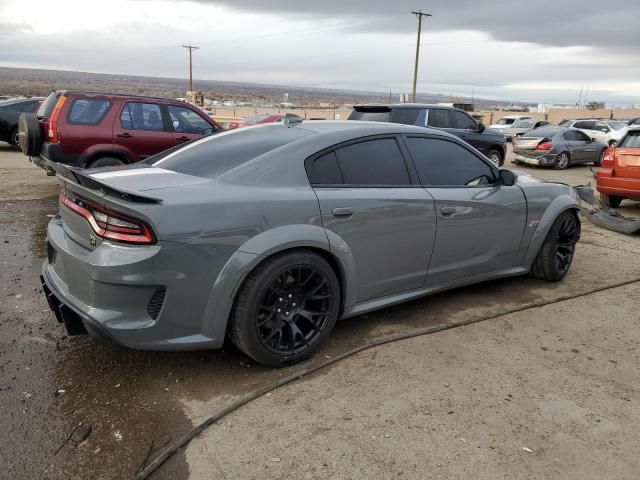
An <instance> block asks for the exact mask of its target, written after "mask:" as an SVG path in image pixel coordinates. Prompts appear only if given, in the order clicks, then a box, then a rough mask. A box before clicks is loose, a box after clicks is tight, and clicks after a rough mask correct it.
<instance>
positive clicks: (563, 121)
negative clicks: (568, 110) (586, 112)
mask: <svg viewBox="0 0 640 480" xmlns="http://www.w3.org/2000/svg"><path fill="white" fill-rule="evenodd" d="M572 121H573V120H562V121H561V122H560V123H559V124H558V125H560V126H561V127H568V126H569V125H571V122H572Z"/></svg>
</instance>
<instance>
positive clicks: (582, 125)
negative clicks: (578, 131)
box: [573, 122, 596, 130]
mask: <svg viewBox="0 0 640 480" xmlns="http://www.w3.org/2000/svg"><path fill="white" fill-rule="evenodd" d="M595 123H596V122H576V123H575V124H574V125H573V128H582V129H584V130H593V128H594V126H595Z"/></svg>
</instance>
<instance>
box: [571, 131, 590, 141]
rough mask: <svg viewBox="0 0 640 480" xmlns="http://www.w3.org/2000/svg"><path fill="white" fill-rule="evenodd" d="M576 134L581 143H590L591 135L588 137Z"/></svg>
mask: <svg viewBox="0 0 640 480" xmlns="http://www.w3.org/2000/svg"><path fill="white" fill-rule="evenodd" d="M575 134H576V140H578V141H579V142H590V141H591V138H589V135H587V134H586V133H584V132H575Z"/></svg>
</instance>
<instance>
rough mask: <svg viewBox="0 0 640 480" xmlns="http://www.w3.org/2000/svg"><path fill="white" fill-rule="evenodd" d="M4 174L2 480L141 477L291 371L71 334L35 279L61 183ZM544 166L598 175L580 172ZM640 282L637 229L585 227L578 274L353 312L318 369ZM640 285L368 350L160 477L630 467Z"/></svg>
mask: <svg viewBox="0 0 640 480" xmlns="http://www.w3.org/2000/svg"><path fill="white" fill-rule="evenodd" d="M0 171H1V172H2V173H3V180H4V181H3V188H2V189H1V190H0V266H1V268H0V278H1V281H0V358H1V359H2V361H1V362H0V428H1V429H2V430H3V431H4V432H6V435H4V436H3V437H2V439H0V465H2V466H3V467H2V468H1V469H0V478H12V479H13V478H16V479H22V478H51V479H58V478H60V479H62V478H100V479H102V478H130V477H131V476H132V475H133V474H134V472H135V471H136V470H137V469H138V468H139V466H140V465H141V464H142V463H143V462H144V461H145V459H146V458H147V457H148V456H149V455H151V456H153V453H154V452H156V451H158V449H159V448H161V447H162V445H164V444H166V443H167V442H169V441H171V440H175V439H176V438H177V437H179V436H180V435H182V434H184V433H185V432H186V431H188V430H189V429H190V428H191V426H192V425H193V423H194V422H197V421H198V420H200V419H202V418H205V417H206V416H207V415H208V414H210V413H212V412H214V411H218V410H219V409H220V408H222V407H223V406H225V405H227V404H229V403H230V402H232V401H233V400H235V399H237V398H239V397H240V396H242V395H245V394H247V393H249V392H251V391H253V390H254V389H256V388H257V387H260V386H262V385H265V384H267V383H270V382H272V381H273V380H276V379H278V378H280V377H281V376H283V375H287V374H289V373H292V372H293V371H294V370H295V367H293V368H289V369H283V370H269V369H265V368H262V367H260V366H257V365H255V364H253V363H252V362H249V361H248V360H247V359H246V358H245V357H244V356H243V355H242V354H240V353H239V352H237V351H236V350H235V349H233V348H232V347H227V348H225V349H224V350H221V351H214V352H188V353H154V352H140V351H131V350H125V349H121V348H118V347H116V346H114V345H111V344H109V343H96V342H94V341H93V340H91V339H89V338H87V337H74V338H69V337H67V336H66V335H65V334H64V329H63V327H62V326H60V325H59V324H58V323H57V322H56V321H55V318H54V317H53V315H52V314H51V312H49V310H48V308H47V305H46V302H45V299H44V297H43V295H42V292H41V291H40V285H39V278H38V276H39V271H40V266H41V263H42V260H43V256H44V255H45V253H46V252H45V245H46V243H45V231H46V223H47V221H48V220H49V215H53V214H55V213H56V211H57V199H56V192H57V186H56V181H55V178H52V177H47V176H46V175H44V172H43V171H42V170H40V169H38V168H36V167H35V166H33V165H31V164H29V163H28V161H27V160H26V157H24V156H23V155H21V154H19V153H17V152H13V151H11V150H10V149H9V148H8V147H2V146H0ZM534 173H535V174H537V175H539V176H542V177H544V178H553V179H559V180H561V181H565V182H567V183H571V184H584V183H587V182H588V181H589V180H590V172H589V171H588V169H586V168H585V167H577V168H571V169H569V170H567V171H562V172H556V171H551V170H537V169H536V170H535V171H534ZM638 207H639V204H634V203H631V202H625V203H623V208H622V210H623V211H624V212H625V214H626V215H629V216H632V215H636V216H640V209H639V208H638ZM637 276H640V245H639V241H638V237H637V236H635V237H625V236H623V235H619V234H615V233H612V232H608V231H605V230H602V229H599V228H597V227H594V226H592V225H589V224H585V227H584V235H583V240H582V241H581V242H580V244H579V247H578V251H577V254H576V259H575V263H574V266H573V269H572V272H571V275H570V276H569V277H568V278H567V279H566V280H565V281H564V282H561V283H559V284H553V285H549V284H545V283H543V282H539V281H537V280H534V279H531V278H518V279H509V280H504V281H498V282H489V283H486V284H482V285H478V286H474V287H469V288H465V289H462V290H457V291H453V292H447V293H443V294H439V295H435V296H433V297H430V298H427V299H424V300H419V301H415V302H411V303H408V304H405V305H401V306H398V307H394V308H389V309H386V310H383V311H380V312H376V313H373V314H370V315H365V316H361V317H358V318H355V319H351V320H349V321H345V322H341V323H339V324H338V325H337V327H336V330H335V332H334V335H333V336H332V338H331V339H330V341H329V342H328V343H327V345H326V346H325V347H324V349H323V351H322V352H320V353H319V354H318V355H316V357H315V358H314V359H311V360H310V361H309V362H308V364H314V363H317V362H319V361H321V360H323V359H324V358H325V357H326V356H335V355H336V354H339V353H340V352H343V351H345V350H348V349H350V348H352V347H354V346H356V345H359V344H361V343H362V342H364V341H368V340H371V339H373V338H377V337H379V336H382V335H387V334H391V333H397V332H401V331H406V330H411V329H412V328H418V327H424V326H428V325H438V324H442V323H450V322H456V321H459V320H464V319H469V318H475V317H477V316H482V315H486V314H498V313H500V312H504V311H506V310H508V309H511V308H513V307H514V306H516V305H530V304H533V303H535V302H539V301H540V300H543V299H544V300H552V299H556V298H560V297H562V296H564V295H567V294H578V293H581V292H584V291H587V290H590V289H592V288H595V287H604V286H607V285H611V284H614V283H616V282H620V281H624V280H629V279H632V278H635V277H637ZM638 288H639V287H638V284H635V285H631V286H629V287H626V288H622V289H617V290H611V291H608V292H606V293H601V294H597V295H592V296H588V297H583V298H582V299H581V300H576V301H574V302H573V303H572V302H563V303H558V304H555V305H554V306H549V307H546V308H544V309H536V310H531V311H528V312H527V313H523V314H519V315H517V316H508V317H502V318H500V319H497V320H495V321H490V322H484V323H480V324H476V325H473V326H469V327H465V328H464V329H456V330H452V331H449V332H447V333H443V334H438V335H433V336H430V337H424V338H421V339H416V340H411V341H407V342H402V343H399V344H396V345H388V346H385V347H381V348H378V349H375V350H373V351H370V352H368V353H367V354H362V355H360V356H358V357H357V358H353V359H351V360H347V361H345V362H343V363H341V364H339V365H337V366H335V367H333V368H332V369H331V370H327V371H324V372H322V373H320V374H318V375H316V376H314V377H310V378H309V379H304V380H302V381H301V382H299V383H296V384H294V385H290V386H288V387H285V388H283V389H280V390H279V391H277V392H276V393H274V394H273V395H272V396H270V397H266V398H263V399H261V400H259V401H257V402H255V403H254V404H252V405H250V406H248V407H246V408H244V409H242V410H240V411H238V412H237V413H236V414H234V415H233V416H231V417H229V418H228V419H227V420H226V421H225V422H223V424H221V425H216V426H213V427H212V428H211V429H210V430H209V431H207V432H206V433H205V434H204V435H203V436H202V437H201V438H199V439H197V440H196V441H195V442H194V443H193V444H192V445H191V446H190V447H189V448H187V449H186V451H181V452H179V453H178V454H177V455H175V456H174V457H173V458H172V459H171V460H170V461H169V462H168V463H167V464H166V465H165V466H163V467H162V468H161V469H160V470H159V471H158V472H157V474H155V475H154V477H153V478H158V479H163V478H164V479H166V478H179V479H182V478H188V477H189V475H191V477H193V478H205V477H206V478H211V476H212V475H213V472H216V474H215V476H216V477H218V476H219V477H221V478H253V477H257V476H261V477H262V478H284V477H298V478H398V477H402V476H405V477H406V478H430V477H433V478H443V477H454V478H461V477H465V478H467V477H469V476H471V475H474V476H478V477H480V478H497V477H508V478H525V477H526V478H549V477H555V478H594V479H595V478H598V479H601V478H631V477H629V476H628V475H629V472H632V471H633V469H635V471H636V472H637V471H638V463H637V444H638V437H637V432H638V431H639V430H638V424H637V418H638V415H637V414H638V412H637V410H634V408H636V409H637V405H638V400H639V398H638V392H637V385H638V371H637V369H635V368H636V367H635V365H637V355H638V353H637V352H638V349H637V342H638V321H637V312H636V310H637V304H638ZM560 337H562V340H560V339H559V338H560ZM460 347H462V348H460ZM543 347H544V348H543ZM573 350H578V352H574V351H573ZM365 355H366V356H365ZM363 373H365V374H364V375H363ZM445 384H448V385H449V386H448V387H446V386H445ZM473 388H475V389H476V390H473ZM509 395H511V397H510V396H509ZM625 398H627V399H629V401H627V400H624V399H625ZM507 399H510V400H507ZM634 402H635V403H634ZM449 411H453V412H454V413H452V414H449V413H448V412H449ZM483 419H484V421H485V423H484V424H483V423H482V421H483ZM598 420H599V421H598ZM563 422H564V423H563ZM634 422H635V423H634ZM228 423H230V424H231V425H230V426H229V425H227V424H228ZM248 429H250V430H248ZM385 435H388V437H385ZM634 435H635V436H634ZM69 436H70V440H69V441H67V442H66V443H65V439H66V438H67V437H69ZM374 436H375V437H376V438H373V437H374ZM85 437H86V438H85ZM462 439H463V440H464V441H463V440H462ZM634 443H635V445H636V452H635V455H634V452H632V446H633V445H634ZM491 446H493V447H494V448H491ZM523 446H526V447H527V448H530V449H531V450H533V453H528V452H525V451H523V450H521V447H523ZM589 452H590V453H589ZM556 459H557V460H556ZM325 463H326V465H324V464H325ZM589 466H591V468H588V467H589ZM528 468H529V470H527V469H528ZM401 471H402V473H401ZM528 472H529V473H530V475H527V473H528ZM492 474H494V475H493V476H491V475H492Z"/></svg>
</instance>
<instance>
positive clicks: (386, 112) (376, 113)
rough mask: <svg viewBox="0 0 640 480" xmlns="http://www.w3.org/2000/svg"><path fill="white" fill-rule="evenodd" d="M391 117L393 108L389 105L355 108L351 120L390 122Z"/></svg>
mask: <svg viewBox="0 0 640 480" xmlns="http://www.w3.org/2000/svg"><path fill="white" fill-rule="evenodd" d="M390 118H391V109H390V108H388V107H367V108H354V109H353V112H351V115H349V120H362V121H365V122H388V121H389V119H390Z"/></svg>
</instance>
